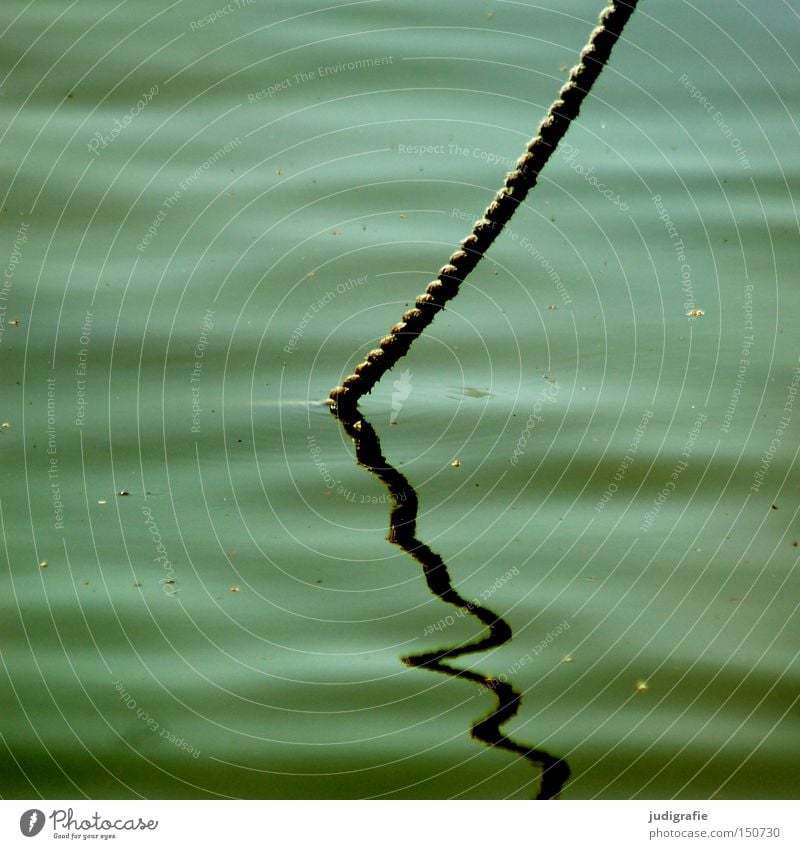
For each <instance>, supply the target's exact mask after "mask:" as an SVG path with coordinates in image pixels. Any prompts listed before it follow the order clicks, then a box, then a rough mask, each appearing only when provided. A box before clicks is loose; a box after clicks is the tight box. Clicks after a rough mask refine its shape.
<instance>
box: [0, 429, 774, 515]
mask: <svg viewBox="0 0 800 849" xmlns="http://www.w3.org/2000/svg"><path fill="white" fill-rule="evenodd" d="M3 427H5V425H3ZM772 509H773V510H777V509H778V505H777V504H773V505H772Z"/></svg>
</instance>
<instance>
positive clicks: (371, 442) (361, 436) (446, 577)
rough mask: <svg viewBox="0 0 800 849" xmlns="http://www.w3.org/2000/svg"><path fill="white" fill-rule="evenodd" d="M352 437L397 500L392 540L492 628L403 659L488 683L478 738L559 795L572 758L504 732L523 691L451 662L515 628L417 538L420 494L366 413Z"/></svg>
mask: <svg viewBox="0 0 800 849" xmlns="http://www.w3.org/2000/svg"><path fill="white" fill-rule="evenodd" d="M340 421H341V422H342V425H343V426H344V429H345V431H346V432H347V434H348V436H349V437H350V438H351V439H352V440H353V444H354V445H355V449H356V460H357V461H358V462H359V463H360V464H361V465H362V466H364V468H366V469H368V470H369V471H370V472H372V473H373V474H374V475H375V476H376V477H377V478H379V479H380V481H381V482H382V483H383V484H384V485H385V486H386V488H387V489H388V491H389V495H390V496H391V498H392V511H391V515H390V519H389V540H390V541H391V542H393V543H394V544H395V545H397V546H399V547H400V548H402V549H403V550H404V551H406V552H408V554H410V555H411V556H412V557H413V558H414V559H415V560H416V561H417V562H418V563H419V564H420V566H422V571H423V574H424V575H425V581H426V583H427V584H428V588H429V589H430V591H431V592H432V593H433V594H434V595H436V596H438V597H439V598H440V599H441V600H442V601H444V602H446V603H447V604H451V605H453V606H454V607H457V608H459V609H460V610H463V611H464V612H465V613H466V614H468V615H470V616H474V617H475V618H476V619H477V620H478V621H479V622H480V623H481V624H482V625H484V626H485V627H486V628H487V629H488V633H487V634H486V635H485V636H484V637H482V638H481V639H479V640H477V641H475V642H472V643H468V644H467V645H462V646H454V647H452V648H443V649H438V650H436V651H432V652H426V653H424V654H418V655H412V656H411V657H405V658H403V663H405V664H407V665H408V666H415V667H419V668H421V669H428V670H431V671H433V672H441V673H443V674H445V675H450V676H451V677H454V678H462V679H464V680H467V681H472V682H473V683H475V684H478V685H480V686H481V687H484V688H485V689H486V690H488V691H489V692H490V693H491V694H492V695H493V696H494V697H495V699H496V705H495V707H494V709H493V710H491V711H490V712H489V714H487V715H486V716H485V717H484V718H483V719H481V720H479V721H478V722H476V723H475V724H474V725H473V726H472V736H473V737H475V739H476V740H480V741H481V742H482V743H485V744H486V745H487V746H493V747H496V748H498V749H505V750H506V751H509V752H513V753H514V754H516V755H519V756H520V757H523V758H525V759H526V760H528V761H530V762H531V763H532V764H533V765H534V766H536V767H537V768H539V769H540V770H541V779H540V784H539V792H538V794H537V796H536V798H537V799H554V798H556V797H557V796H558V795H559V794H560V793H561V790H562V788H563V786H564V783H565V782H566V780H567V779H568V778H569V767H568V766H567V763H566V761H564V760H562V759H560V758H557V757H554V756H553V755H551V754H549V753H548V752H545V751H543V750H541V749H534V748H532V747H530V746H524V745H521V744H520V743H516V742H514V741H513V740H511V739H510V738H509V737H507V736H506V735H505V734H503V732H502V731H501V730H500V728H501V726H502V725H503V724H504V723H506V722H507V721H508V720H509V719H511V718H512V717H513V716H514V715H515V714H516V713H517V711H518V710H519V705H520V694H519V693H518V692H517V691H516V690H514V688H513V687H512V686H511V685H510V684H509V683H507V682H505V681H499V680H498V679H497V678H491V677H489V676H487V675H483V674H481V673H480V672H475V671H473V670H469V669H458V668H457V667H454V666H450V665H449V664H448V663H446V662H445V661H448V660H452V659H454V658H456V657H460V656H462V655H466V654H474V653H476V652H483V651H487V650H488V649H492V648H496V647H497V646H502V645H503V644H504V643H507V642H508V641H509V640H510V639H511V636H512V632H511V627H510V626H509V624H508V623H507V622H506V621H505V619H503V618H501V617H500V616H498V615H497V614H496V613H494V612H492V611H491V610H489V609H488V608H486V607H482V606H481V605H479V604H476V603H475V602H469V601H467V600H466V599H465V598H464V597H463V596H462V595H460V594H459V593H458V592H457V591H456V590H455V589H454V588H453V584H452V582H451V580H450V574H449V573H448V571H447V566H446V565H445V563H444V561H443V560H442V558H441V557H440V556H439V555H438V554H436V552H434V551H432V550H431V549H430V548H429V547H428V546H427V545H425V543H423V542H420V540H418V539H417V538H416V525H417V509H418V504H419V501H418V499H417V493H416V492H415V491H414V488H413V487H412V486H411V484H410V483H409V481H408V479H407V478H406V477H405V476H404V475H402V474H401V473H400V472H398V471H397V469H395V468H394V466H391V465H389V463H388V461H387V460H386V458H385V457H384V456H383V454H382V452H381V444H380V440H379V439H378V435H377V433H376V432H375V430H374V428H373V427H372V425H371V424H370V423H369V422H368V421H367V420H366V419H364V418H363V417H362V416H361V415H360V414H355V415H353V416H351V417H340Z"/></svg>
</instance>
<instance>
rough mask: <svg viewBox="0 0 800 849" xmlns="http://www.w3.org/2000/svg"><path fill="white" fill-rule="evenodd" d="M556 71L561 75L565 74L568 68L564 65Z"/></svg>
mask: <svg viewBox="0 0 800 849" xmlns="http://www.w3.org/2000/svg"><path fill="white" fill-rule="evenodd" d="M558 70H559V71H561V73H562V74H566V73H567V71H568V70H569V68H568V67H567V66H566V65H562V66H561V67H560V68H559V69H558Z"/></svg>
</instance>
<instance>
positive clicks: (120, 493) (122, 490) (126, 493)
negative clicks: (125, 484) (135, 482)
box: [117, 489, 130, 495]
mask: <svg viewBox="0 0 800 849" xmlns="http://www.w3.org/2000/svg"><path fill="white" fill-rule="evenodd" d="M117 495H130V493H129V492H128V490H127V489H121V490H120V491H119V492H118V493H117Z"/></svg>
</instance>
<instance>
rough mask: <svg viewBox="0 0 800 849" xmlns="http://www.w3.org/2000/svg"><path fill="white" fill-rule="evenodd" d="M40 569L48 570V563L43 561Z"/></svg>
mask: <svg viewBox="0 0 800 849" xmlns="http://www.w3.org/2000/svg"><path fill="white" fill-rule="evenodd" d="M39 568H40V569H46V568H47V561H46V560H42V562H41V563H40V564H39Z"/></svg>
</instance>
